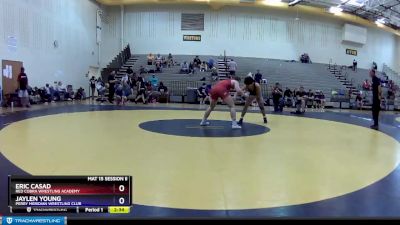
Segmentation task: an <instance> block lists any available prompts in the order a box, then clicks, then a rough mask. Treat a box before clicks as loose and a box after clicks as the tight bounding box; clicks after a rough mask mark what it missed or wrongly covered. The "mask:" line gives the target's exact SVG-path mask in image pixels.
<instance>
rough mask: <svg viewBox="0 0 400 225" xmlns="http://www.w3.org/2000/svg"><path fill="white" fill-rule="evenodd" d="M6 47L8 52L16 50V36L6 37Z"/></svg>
mask: <svg viewBox="0 0 400 225" xmlns="http://www.w3.org/2000/svg"><path fill="white" fill-rule="evenodd" d="M7 49H8V51H9V52H16V51H17V38H16V37H13V36H8V38H7Z"/></svg>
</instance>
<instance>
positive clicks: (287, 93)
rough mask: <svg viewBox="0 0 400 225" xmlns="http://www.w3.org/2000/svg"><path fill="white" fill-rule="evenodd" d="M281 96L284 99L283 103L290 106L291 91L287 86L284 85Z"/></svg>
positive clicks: (291, 101) (291, 99) (291, 102)
mask: <svg viewBox="0 0 400 225" xmlns="http://www.w3.org/2000/svg"><path fill="white" fill-rule="evenodd" d="M283 97H284V100H285V105H287V106H291V105H292V104H293V92H292V91H291V90H290V89H289V88H288V87H286V90H285V92H284V93H283Z"/></svg>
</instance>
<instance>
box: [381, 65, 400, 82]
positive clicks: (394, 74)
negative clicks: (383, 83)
mask: <svg viewBox="0 0 400 225" xmlns="http://www.w3.org/2000/svg"><path fill="white" fill-rule="evenodd" d="M382 72H384V73H385V74H386V76H388V78H389V79H390V80H392V81H393V82H394V83H395V84H397V85H399V84H400V75H399V74H398V73H397V72H396V71H394V70H393V69H391V68H390V67H389V66H387V65H386V64H383V69H382Z"/></svg>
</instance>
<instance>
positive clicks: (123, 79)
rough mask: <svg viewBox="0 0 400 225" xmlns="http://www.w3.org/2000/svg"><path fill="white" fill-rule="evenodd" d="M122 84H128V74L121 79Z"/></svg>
mask: <svg viewBox="0 0 400 225" xmlns="http://www.w3.org/2000/svg"><path fill="white" fill-rule="evenodd" d="M121 82H122V83H128V82H129V76H128V74H124V75H123V76H122V77H121Z"/></svg>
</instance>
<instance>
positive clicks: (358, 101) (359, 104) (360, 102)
mask: <svg viewBox="0 0 400 225" xmlns="http://www.w3.org/2000/svg"><path fill="white" fill-rule="evenodd" d="M363 105H364V103H363V97H362V96H361V93H357V97H356V107H357V109H359V110H362V108H363Z"/></svg>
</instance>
